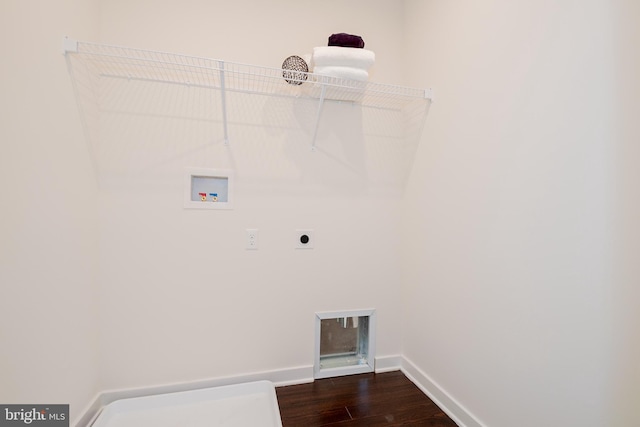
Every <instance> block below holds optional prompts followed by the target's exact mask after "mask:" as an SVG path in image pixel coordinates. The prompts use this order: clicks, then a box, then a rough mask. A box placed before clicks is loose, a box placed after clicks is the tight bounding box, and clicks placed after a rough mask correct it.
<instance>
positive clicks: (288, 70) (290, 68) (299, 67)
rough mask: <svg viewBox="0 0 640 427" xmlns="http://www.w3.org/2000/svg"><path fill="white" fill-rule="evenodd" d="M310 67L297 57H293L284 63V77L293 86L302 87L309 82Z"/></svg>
mask: <svg viewBox="0 0 640 427" xmlns="http://www.w3.org/2000/svg"><path fill="white" fill-rule="evenodd" d="M308 72H309V65H307V63H306V61H305V60H304V59H302V58H300V57H299V56H297V55H292V56H290V57H288V58H287V59H285V60H284V62H283V63H282V77H284V80H285V81H286V82H287V83H289V84H291V85H301V84H302V83H304V81H305V80H307V73H308Z"/></svg>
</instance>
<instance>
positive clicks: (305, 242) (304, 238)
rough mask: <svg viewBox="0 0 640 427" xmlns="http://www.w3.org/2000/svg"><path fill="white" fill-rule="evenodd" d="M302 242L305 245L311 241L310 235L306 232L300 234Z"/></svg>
mask: <svg viewBox="0 0 640 427" xmlns="http://www.w3.org/2000/svg"><path fill="white" fill-rule="evenodd" d="M300 243H302V244H303V245H306V244H307V243H309V236H307V235H306V234H303V235H302V236H300Z"/></svg>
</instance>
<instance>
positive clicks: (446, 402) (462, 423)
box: [400, 356, 485, 427]
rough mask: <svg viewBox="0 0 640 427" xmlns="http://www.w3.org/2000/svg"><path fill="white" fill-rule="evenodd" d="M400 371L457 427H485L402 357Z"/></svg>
mask: <svg viewBox="0 0 640 427" xmlns="http://www.w3.org/2000/svg"><path fill="white" fill-rule="evenodd" d="M400 370H401V371H402V372H403V373H404V374H405V375H406V376H407V378H409V379H410V380H411V381H412V382H413V383H414V384H415V385H416V386H418V388H419V389H420V390H422V392H423V393H424V394H426V395H427V396H429V398H430V399H431V400H433V402H434V403H435V404H436V405H438V407H439V408H440V409H442V411H443V412H444V413H446V414H447V415H448V416H449V418H451V419H452V420H453V421H454V422H455V423H456V424H457V425H458V426H459V427H485V425H484V424H482V423H481V422H480V420H478V419H477V418H476V417H475V416H474V415H473V414H472V413H471V412H469V410H467V408H465V407H464V406H463V405H462V404H460V402H458V401H457V400H456V399H454V398H453V397H452V396H451V395H450V394H449V393H447V392H446V391H445V390H444V389H443V388H442V387H440V385H439V384H438V383H436V382H435V381H434V380H432V379H431V378H430V377H429V375H427V374H426V373H424V372H423V371H422V370H420V369H419V368H418V367H417V366H416V365H415V364H414V363H413V362H411V361H410V360H409V359H407V358H406V357H404V356H403V357H402V368H401V369H400Z"/></svg>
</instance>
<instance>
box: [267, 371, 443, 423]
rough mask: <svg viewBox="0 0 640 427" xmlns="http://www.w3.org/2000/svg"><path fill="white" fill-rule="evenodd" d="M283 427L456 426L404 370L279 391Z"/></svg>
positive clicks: (338, 378) (329, 379) (328, 379)
mask: <svg viewBox="0 0 640 427" xmlns="http://www.w3.org/2000/svg"><path fill="white" fill-rule="evenodd" d="M276 394H277V396H278V405H279V406H280V416H281V418H282V425H283V427H316V426H317V427H319V426H324V427H354V426H366V427H376V426H387V427H390V426H401V425H402V426H425V427H456V424H455V423H454V422H453V421H452V420H451V419H450V418H449V417H447V415H446V414H445V413H444V412H442V411H441V410H440V408H438V407H437V406H436V405H435V404H434V403H433V402H432V401H431V399H429V398H428V397H427V396H425V394H424V393H422V391H420V389H419V388H418V387H416V385H415V384H413V383H412V382H411V381H409V379H408V378H407V377H405V376H404V374H403V373H402V372H400V371H395V372H387V373H382V374H373V373H372V374H360V375H349V376H344V377H335V378H327V379H322V380H316V381H314V382H313V383H309V384H301V385H293V386H285V387H277V388H276Z"/></svg>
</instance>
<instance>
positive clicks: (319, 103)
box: [311, 84, 327, 151]
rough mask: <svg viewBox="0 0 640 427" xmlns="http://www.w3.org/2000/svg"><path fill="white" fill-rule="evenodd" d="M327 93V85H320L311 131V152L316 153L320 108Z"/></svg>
mask: <svg viewBox="0 0 640 427" xmlns="http://www.w3.org/2000/svg"><path fill="white" fill-rule="evenodd" d="M326 92H327V85H324V84H323V85H322V90H321V91H320V100H319V101H318V111H317V112H316V123H315V126H314V129H313V137H312V139H311V151H316V137H317V136H318V126H319V125H320V116H321V115H322V107H323V105H324V96H325V93H326Z"/></svg>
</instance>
